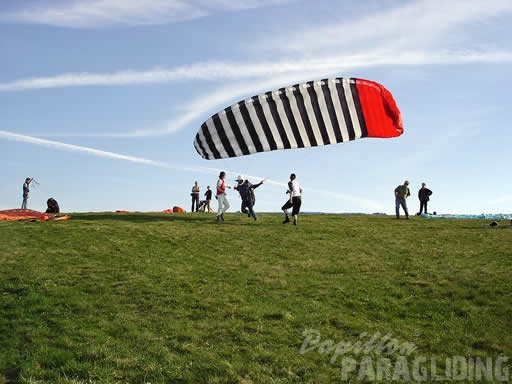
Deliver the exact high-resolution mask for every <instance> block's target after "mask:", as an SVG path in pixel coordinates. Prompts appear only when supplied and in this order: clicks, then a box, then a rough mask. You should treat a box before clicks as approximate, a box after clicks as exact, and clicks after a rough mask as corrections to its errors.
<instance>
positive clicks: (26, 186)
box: [21, 177, 33, 209]
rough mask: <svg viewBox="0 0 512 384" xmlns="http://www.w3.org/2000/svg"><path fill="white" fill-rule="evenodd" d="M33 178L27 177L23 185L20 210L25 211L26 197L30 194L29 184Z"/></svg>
mask: <svg viewBox="0 0 512 384" xmlns="http://www.w3.org/2000/svg"><path fill="white" fill-rule="evenodd" d="M32 180H33V178H30V177H27V178H26V179H25V182H24V183H23V201H22V202H21V209H27V202H28V196H29V194H30V183H31V182H32Z"/></svg>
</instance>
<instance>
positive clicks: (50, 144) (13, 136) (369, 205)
mask: <svg viewBox="0 0 512 384" xmlns="http://www.w3.org/2000/svg"><path fill="white" fill-rule="evenodd" d="M0 138H2V139H7V140H12V141H18V142H22V143H27V144H34V145H40V146H44V147H47V148H50V149H56V150H62V151H68V152H79V153H85V154H88V155H92V156H96V157H103V158H108V159H115V160H123V161H128V162H131V163H137V164H143V165H148V166H153V167H159V168H165V169H174V170H182V171H189V172H200V173H207V174H218V173H219V172H220V171H221V169H219V168H210V167H190V166H181V165H172V164H168V163H165V162H161V161H154V160H150V159H145V158H142V157H137V156H129V155H123V154H119V153H115V152H109V151H103V150H99V149H95V148H90V147H83V146H79V145H74V144H66V143H62V142H58V141H53V140H45V139H40V138H37V137H32V136H26V135H20V134H17V133H13V132H8V131H0ZM225 172H226V173H227V174H228V175H230V177H232V178H234V177H235V175H238V174H240V172H234V171H228V170H225ZM244 177H245V178H249V179H251V180H257V179H260V180H262V179H265V184H267V185H272V186H274V187H279V188H287V184H286V183H281V182H278V181H274V180H271V179H268V178H267V179H266V178H263V177H260V176H254V175H252V176H251V175H244ZM308 190H309V191H311V192H314V193H316V194H324V195H326V196H329V197H331V198H335V199H338V200H342V201H350V202H355V203H357V204H359V205H360V206H361V207H363V208H365V209H375V208H382V205H381V204H379V203H378V202H375V201H371V200H366V199H361V198H359V197H355V196H350V195H345V194H340V193H335V192H329V191H325V190H314V189H308Z"/></svg>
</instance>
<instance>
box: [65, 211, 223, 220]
mask: <svg viewBox="0 0 512 384" xmlns="http://www.w3.org/2000/svg"><path fill="white" fill-rule="evenodd" d="M71 217H72V220H74V221H77V220H88V221H89V220H90V221H107V220H114V221H131V222H135V223H147V222H157V221H163V222H166V221H167V222H169V221H184V222H195V223H196V222H215V215H213V214H211V215H208V214H183V213H110V212H106V213H74V214H71Z"/></svg>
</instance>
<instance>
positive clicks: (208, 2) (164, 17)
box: [1, 0, 291, 28]
mask: <svg viewBox="0 0 512 384" xmlns="http://www.w3.org/2000/svg"><path fill="white" fill-rule="evenodd" d="M289 1H291V0H288V1H286V0H252V1H243V2H233V1H227V0H144V1H139V0H74V1H68V2H63V3H59V4H55V5H48V4H46V5H43V6H33V7H27V8H21V9H19V10H17V11H14V12H12V13H10V14H7V15H3V16H2V17H1V18H2V19H4V20H6V21H11V22H20V23H36V24H47V25H53V26H58V27H69V28H102V27H109V26H119V25H155V24H166V23H172V22H178V21H184V20H191V19H196V18H200V17H204V16H207V15H209V14H211V13H214V12H222V11H233V10H239V9H249V8H259V7H265V6H269V5H275V4H280V3H284V2H289Z"/></svg>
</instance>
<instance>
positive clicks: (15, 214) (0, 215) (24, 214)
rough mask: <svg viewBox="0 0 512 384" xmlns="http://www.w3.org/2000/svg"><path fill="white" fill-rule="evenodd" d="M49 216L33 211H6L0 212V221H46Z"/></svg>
mask: <svg viewBox="0 0 512 384" xmlns="http://www.w3.org/2000/svg"><path fill="white" fill-rule="evenodd" d="M50 216H51V215H48V214H46V213H42V212H38V211H33V210H31V209H7V210H5V211H0V220H7V221H15V220H27V219H36V220H48V219H49V218H50Z"/></svg>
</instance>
